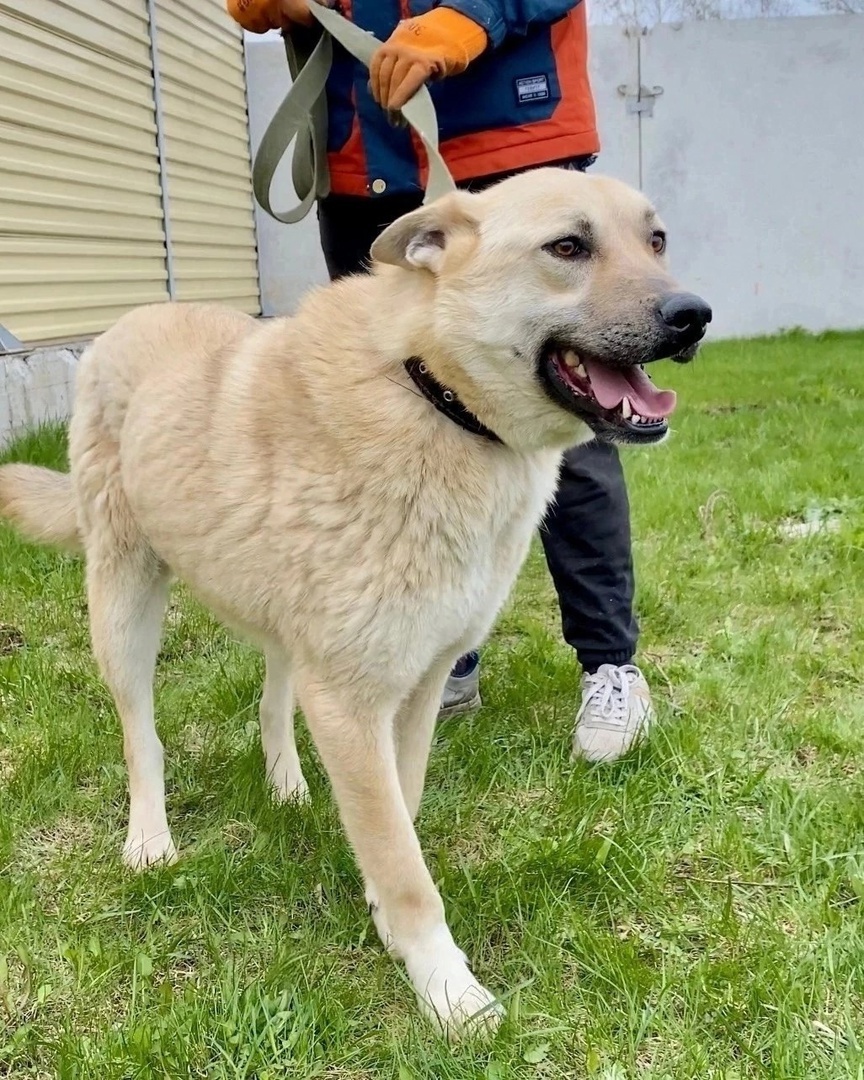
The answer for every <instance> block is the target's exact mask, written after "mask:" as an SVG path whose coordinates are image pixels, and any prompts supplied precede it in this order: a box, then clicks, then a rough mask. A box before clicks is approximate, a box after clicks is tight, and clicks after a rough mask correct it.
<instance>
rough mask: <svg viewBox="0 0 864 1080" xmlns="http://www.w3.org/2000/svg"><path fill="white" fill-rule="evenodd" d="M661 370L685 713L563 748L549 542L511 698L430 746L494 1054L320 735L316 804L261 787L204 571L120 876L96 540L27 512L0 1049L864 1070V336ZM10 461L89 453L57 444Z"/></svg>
mask: <svg viewBox="0 0 864 1080" xmlns="http://www.w3.org/2000/svg"><path fill="white" fill-rule="evenodd" d="M657 375H658V380H659V381H661V382H664V383H667V384H668V383H672V384H674V385H675V386H676V388H677V389H678V391H679V395H680V397H679V400H680V405H679V411H678V413H677V414H676V422H675V429H674V432H673V436H672V438H671V439H670V440H669V441H668V442H667V443H666V444H665V445H664V446H662V447H659V448H653V449H640V450H631V451H628V452H627V453H626V460H627V468H628V473H629V478H630V490H631V500H632V504H633V525H634V533H635V536H636V554H637V559H638V570H639V609H640V614H641V619H642V624H643V642H642V653H641V661H642V663H643V665H644V668H645V670H646V673H647V675H648V678H649V681H650V682H651V684H652V686H653V688H654V692H655V696H656V700H657V705H658V710H659V712H660V715H661V724H660V726H659V728H658V730H657V731H656V734H655V735H654V736H653V737H652V739H651V740H650V742H649V743H648V744H647V745H646V746H645V747H643V748H642V749H640V750H638V751H637V752H636V753H634V754H633V755H631V756H630V757H628V758H627V759H626V760H624V761H622V762H620V763H618V764H616V765H612V766H602V767H588V766H585V765H582V764H578V765H577V764H573V763H571V761H570V760H569V734H570V726H571V723H572V719H573V715H574V711H575V706H576V702H577V687H578V675H577V670H576V667H575V665H574V660H573V657H572V656H571V655H570V653H569V651H568V650H567V648H566V647H565V646H564V645H563V644H562V642H561V639H560V635H559V630H558V617H557V609H556V605H555V602H554V597H553V593H552V590H551V586H550V583H549V579H548V576H547V573H546V569H545V565H544V563H543V559H542V555H541V554H540V552H539V550H537V551H535V553H534V554H533V556H532V559H531V561H530V563H529V565H528V566H527V567H526V569H525V572H524V573H523V575H522V578H521V580H520V583H519V587H518V590H517V593H516V595H515V597H514V599H513V602H512V604H511V606H510V607H509V609H508V610H507V612H506V613H505V615H504V616H503V617H502V619H501V620H500V623H499V625H498V628H497V631H496V634H495V637H494V640H493V641H492V642H491V644H490V645H489V646H488V648H487V649H486V651H485V653H484V696H485V700H486V704H485V707H484V708H483V709H482V710H481V711H480V712H479V713H477V714H475V715H473V716H470V717H467V718H464V717H463V718H455V719H453V720H450V721H449V722H447V723H446V724H444V725H442V726H441V727H440V729H439V732H438V738H437V743H436V747H435V749H434V751H433V756H432V761H431V768H430V777H429V784H428V788H427V795H426V798H425V801H424V806H423V810H422V812H421V819H420V835H421V840H422V843H423V846H424V850H425V851H426V853H427V857H428V861H429V864H430V866H431V868H432V871H433V874H434V876H435V877H436V879H437V880H438V881H439V882H440V885H441V888H442V892H443V895H444V897H445V901H446V903H447V907H448V912H449V916H450V921H451V925H452V927H453V930H454V934H455V936H456V938H457V940H458V941H459V942H460V944H461V945H462V946H463V947H464V948H465V949H466V951H467V952H468V954H469V956H470V958H471V959H472V961H473V962H474V965H475V970H476V971H477V974H478V975H479V977H480V978H481V979H482V980H483V981H484V982H486V983H487V985H490V986H491V987H493V988H495V989H498V990H502V991H507V992H508V995H509V996H508V997H507V1009H508V1019H507V1021H506V1022H505V1024H504V1026H503V1027H502V1029H501V1032H500V1033H499V1035H498V1036H497V1038H496V1039H495V1040H494V1041H493V1042H492V1043H490V1044H488V1045H485V1046H482V1045H481V1046H478V1045H471V1044H465V1045H462V1046H459V1047H456V1048H455V1049H451V1048H449V1047H447V1046H445V1045H444V1044H443V1043H441V1042H439V1041H438V1040H437V1039H436V1037H435V1036H434V1035H433V1034H432V1033H431V1031H430V1030H427V1028H426V1027H425V1025H424V1024H423V1023H422V1021H421V1020H420V1019H419V1018H418V1016H417V1013H416V1010H415V1006H414V1003H413V996H412V994H411V991H410V989H409V987H408V986H407V984H406V982H405V979H404V977H403V975H402V974H401V972H400V970H399V968H398V967H397V966H396V965H395V964H394V963H392V962H391V961H390V960H388V959H387V957H386V956H385V955H384V954H383V952H382V950H381V948H380V947H379V945H378V943H377V939H376V938H375V934H374V929H373V928H372V926H371V923H370V922H369V921H368V919H367V916H366V913H365V910H364V906H363V902H362V889H361V887H360V884H359V881H358V875H357V871H356V869H355V866H354V863H353V860H352V857H351V854H350V851H349V849H348V847H347V845H346V843H345V841H344V839H343V837H342V834H341V832H340V829H339V825H338V821H337V818H336V815H335V812H334V809H333V806H332V803H331V800H330V795H329V791H328V788H327V784H326V781H325V779H324V777H323V775H322V773H321V771H320V769H319V768H318V766H317V762H315V763H314V764H313V762H314V761H315V759H314V754H313V752H312V750H311V748H310V746H309V740H308V738H307V737H306V736H305V732H303V731H302V729H301V734H300V744H301V756H302V757H303V759H304V762H306V763H307V765H306V775H307V777H308V779H309V782H310V786H311V788H312V803H311V806H309V807H307V808H300V809H298V808H292V807H279V806H275V805H273V804H272V803H271V802H270V801H269V799H268V794H267V789H266V786H265V781H264V778H263V775H262V761H261V753H260V749H259V744H258V741H257V733H256V701H257V696H258V692H259V683H260V679H261V674H262V665H261V663H260V661H259V659H258V657H257V655H256V654H255V653H254V652H252V651H250V650H249V649H248V648H247V647H245V646H244V645H242V644H239V643H237V642H235V641H233V640H232V639H231V638H230V637H229V636H228V635H227V634H226V633H225V632H224V631H223V630H222V629H221V628H220V627H219V626H218V625H217V624H216V623H215V622H214V621H213V620H212V619H211V618H210V617H209V616H208V615H207V614H206V613H205V612H204V611H202V610H201V609H200V608H199V607H197V606H196V605H195V604H194V603H193V602H191V601H190V600H189V599H188V597H186V596H184V595H183V594H182V593H178V594H177V595H176V597H175V603H174V605H173V606H172V609H171V612H170V615H169V619H168V624H167V627H166V635H165V641H164V649H163V656H162V660H161V663H160V667H159V673H158V688H157V710H158V716H159V719H160V730H161V733H162V738H163V741H164V742H165V745H166V759H167V770H168V789H169V818H170V820H171V823H172V826H173V828H174V835H175V839H176V840H177V841H178V844H179V846H180V847H181V849H182V852H181V860H180V862H179V863H178V864H177V865H176V866H174V867H170V868H162V869H157V870H155V871H150V872H148V873H146V874H144V875H141V876H135V875H133V874H131V873H129V872H127V871H124V869H123V868H122V866H121V864H120V859H119V854H120V848H121V845H122V840H123V825H124V815H125V802H126V797H125V774H124V767H123V762H122V754H121V738H120V733H119V725H118V722H117V720H116V718H115V715H114V711H113V709H112V706H111V702H110V699H109V696H108V694H107V692H106V690H105V689H104V688H103V686H102V685H101V683H100V681H99V678H98V676H97V674H96V671H95V668H94V664H93V661H92V659H91V657H90V654H89V650H88V642H87V620H86V611H85V605H84V601H83V590H82V574H81V567H80V565H79V564H78V563H77V562H75V561H74V560H73V559H71V558H69V557H66V556H63V555H58V554H55V553H52V552H49V551H45V550H40V549H37V548H33V547H30V546H27V545H25V544H24V543H23V542H20V541H19V540H17V539H16V537H15V536H14V535H13V534H12V533H11V532H10V531H9V530H6V529H3V528H2V527H0V1076H10V1077H15V1078H16V1080H17V1078H22V1080H23V1078H25V1077H60V1078H70V1080H71V1078H89V1077H94V1078H98V1080H114V1078H118V1080H119V1078H121V1077H122V1078H132V1077H158V1078H162V1077H164V1078H169V1080H173V1078H181V1077H187V1076H188V1077H214V1078H215V1077H220V1078H221V1077H225V1078H229V1077H230V1078H235V1077H236V1078H239V1077H255V1078H257V1080H275V1078H282V1077H292V1078H293V1077H297V1078H306V1077H317V1076H321V1077H329V1078H346V1080H347V1078H351V1080H360V1078H371V1077H375V1078H377V1077H383V1078H388V1080H389V1078H391V1077H392V1078H394V1080H412V1078H414V1080H425V1078H431V1080H439V1078H441V1080H450V1078H460V1080H461V1078H466V1080H467V1078H471V1080H474V1078H480V1080H483V1078H486V1080H507V1078H511V1077H512V1078H523V1077H524V1078H532V1077H537V1078H545V1080H548V1078H552V1077H580V1078H587V1080H591V1078H603V1080H630V1078H634V1080H635V1078H636V1077H638V1078H640V1080H642V1078H645V1080H647V1078H651V1080H659V1078H661V1077H662V1078H668V1080H689V1078H694V1080H695V1078H699V1080H709V1078H721V1077H722V1078H725V1080H733V1078H734V1080H741V1078H745V1077H774V1078H783V1080H792V1078H799V1077H800V1078H807V1080H809V1078H826V1080H846V1078H855V1077H858V1078H861V1077H864V487H862V473H864V450H862V437H864V334H858V335H840V334H829V335H825V336H821V337H817V338H814V337H808V336H805V335H800V334H793V335H789V336H785V337H781V338H775V339H768V340H760V341H752V342H727V343H721V344H718V345H714V346H710V347H707V348H706V349H705V350H704V352H703V354H702V356H701V357H700V359H699V360H698V361H697V362H696V363H695V364H693V365H691V366H690V367H688V368H675V367H673V366H672V365H668V364H667V365H663V367H662V369H658V372H657ZM12 453H17V456H18V457H27V458H29V459H31V460H40V461H45V462H48V463H52V462H58V461H61V460H62V458H63V453H64V448H63V440H62V436H61V435H60V434H59V433H57V432H42V433H40V434H38V435H36V436H34V437H33V438H32V439H30V440H25V441H24V442H22V443H20V444H19V445H18V447H17V448H15V451H13V452H12ZM8 456H12V454H7V457H8ZM796 523H798V524H800V523H803V524H804V525H805V528H806V529H812V530H813V531H812V535H806V536H796V535H792V536H790V535H788V533H789V531H790V530H789V529H788V526H789V525H790V524H792V525H794V524H796ZM792 531H793V532H794V530H792ZM798 531H802V530H798Z"/></svg>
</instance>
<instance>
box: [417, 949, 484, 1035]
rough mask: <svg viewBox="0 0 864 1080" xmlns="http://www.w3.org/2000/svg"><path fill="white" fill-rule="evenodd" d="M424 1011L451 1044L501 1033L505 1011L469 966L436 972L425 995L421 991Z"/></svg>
mask: <svg viewBox="0 0 864 1080" xmlns="http://www.w3.org/2000/svg"><path fill="white" fill-rule="evenodd" d="M417 1000H418V1002H419V1005H420V1011H421V1012H422V1013H423V1014H424V1015H425V1016H426V1017H428V1019H429V1020H431V1021H432V1023H433V1024H434V1025H435V1026H436V1027H437V1028H438V1029H439V1030H440V1031H441V1033H442V1034H443V1035H444V1037H445V1038H446V1039H447V1040H448V1041H449V1042H456V1041H458V1040H459V1039H461V1038H465V1037H466V1036H489V1035H492V1034H493V1032H495V1030H496V1029H497V1027H498V1025H499V1024H500V1023H501V1020H502V1018H503V1016H504V1009H503V1007H502V1005H501V1003H500V1002H499V1001H498V999H497V998H496V997H495V995H494V994H493V993H492V992H491V991H489V990H487V989H486V987H485V986H483V985H482V984H481V983H479V982H478V981H477V980H476V979H475V978H474V976H473V975H472V974H471V969H470V968H469V967H468V965H467V964H462V969H461V970H459V969H457V968H451V969H449V970H444V969H441V968H438V969H436V970H435V971H434V972H433V974H432V976H431V977H430V979H429V982H428V983H427V986H426V990H425V992H423V993H421V992H420V989H419V988H417Z"/></svg>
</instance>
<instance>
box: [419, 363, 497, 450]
mask: <svg viewBox="0 0 864 1080" xmlns="http://www.w3.org/2000/svg"><path fill="white" fill-rule="evenodd" d="M405 370H406V371H407V372H408V374H409V375H410V377H411V379H412V381H413V383H414V385H415V386H416V387H417V389H418V390H419V391H420V393H421V394H422V395H423V397H425V398H426V400H427V401H431V402H432V404H433V405H434V406H435V408H436V409H437V410H438V411H439V412H442V413H444V415H445V416H446V417H447V418H448V419H449V420H452V421H453V423H454V424H458V425H459V427H461V428H462V429H463V430H464V431H470V432H471V434H472V435H478V436H479V437H480V438H481V439H488V440H489V442H496V443H500V442H501V440H500V439H499V438H498V436H497V435H496V434H495V432H494V431H492V429H491V428H488V427H486V425H485V424H482V423H481V422H480V421H479V420H478V419H477V417H476V416H475V415H474V413H472V412H469V411H468V409H466V408H465V406H464V405H463V404H462V402H461V401H460V400H459V398H458V397H456V394H455V393H454V392H453V391H452V390H448V389H447V387H446V386H442V385H441V383H439V382H438V380H437V379H436V378H435V376H434V375H433V374H432V372H431V371H430V370H429V368H428V367H426V365H425V364H424V363H423V361H422V360H420V359H418V358H417V357H416V356H412V357H411V359H410V360H406V361H405Z"/></svg>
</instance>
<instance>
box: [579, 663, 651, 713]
mask: <svg viewBox="0 0 864 1080" xmlns="http://www.w3.org/2000/svg"><path fill="white" fill-rule="evenodd" d="M640 677H641V672H640V671H639V668H637V667H636V666H635V665H634V664H623V665H622V666H621V667H613V666H612V665H611V664H609V665H608V666H604V667H603V668H602V669H601V670H600V671H597V672H595V673H594V674H593V675H586V676H585V690H584V696H583V699H582V709H581V712H584V711H585V710H586V709H587V708H588V706H589V705H594V706H595V708H594V710H593V712H594V714H595V716H597V717H599V718H600V719H602V720H604V721H605V722H606V723H608V724H609V726H610V727H624V726H625V725H626V723H627V718H628V716H629V712H630V687H631V686H632V685H633V683H634V682H635V681H636V680H637V679H639V678H640Z"/></svg>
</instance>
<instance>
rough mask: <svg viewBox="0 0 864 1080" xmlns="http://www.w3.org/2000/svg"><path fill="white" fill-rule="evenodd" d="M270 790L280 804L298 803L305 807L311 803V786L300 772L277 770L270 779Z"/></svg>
mask: <svg viewBox="0 0 864 1080" xmlns="http://www.w3.org/2000/svg"><path fill="white" fill-rule="evenodd" d="M270 788H271V790H272V792H273V798H274V799H275V800H276V802H278V803H297V804H298V805H303V804H304V803H308V802H309V785H308V784H307V783H306V777H305V776H304V775H303V773H302V772H300V771H299V770H298V771H297V772H288V771H287V770H283V771H281V772H280V771H279V770H278V769H277V770H276V772H275V773H273V774H272V775H271V777H270Z"/></svg>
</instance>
